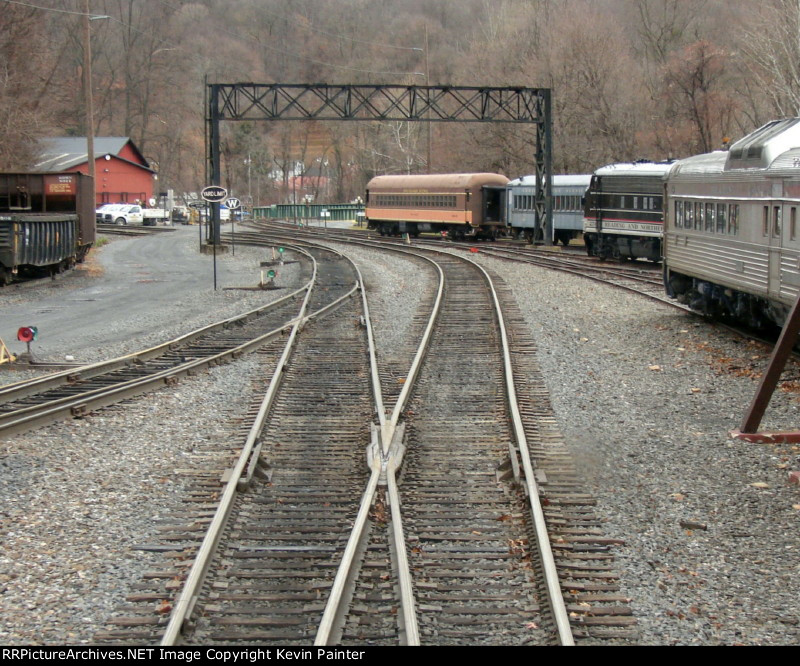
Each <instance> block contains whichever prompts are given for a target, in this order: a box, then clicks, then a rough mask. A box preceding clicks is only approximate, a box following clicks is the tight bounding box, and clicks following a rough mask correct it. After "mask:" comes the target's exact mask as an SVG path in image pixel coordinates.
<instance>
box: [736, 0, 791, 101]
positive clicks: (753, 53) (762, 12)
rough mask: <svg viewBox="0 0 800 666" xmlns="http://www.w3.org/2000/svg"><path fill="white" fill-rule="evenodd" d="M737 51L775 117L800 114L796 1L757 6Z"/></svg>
mask: <svg viewBox="0 0 800 666" xmlns="http://www.w3.org/2000/svg"><path fill="white" fill-rule="evenodd" d="M753 12H754V15H753V17H752V22H751V23H750V25H751V26H752V27H750V28H748V29H747V30H746V31H745V35H744V39H743V40H742V44H741V49H742V52H743V54H744V55H745V58H746V60H747V62H748V64H749V65H750V71H751V72H752V74H753V76H754V77H755V78H756V80H757V81H758V82H759V83H760V88H761V95H762V96H764V97H765V98H766V99H767V100H768V101H769V105H770V107H771V108H772V109H773V110H774V112H775V113H777V114H778V115H779V116H794V115H798V114H800V0H765V1H764V2H760V3H757V4H756V5H755V8H754V10H753Z"/></svg>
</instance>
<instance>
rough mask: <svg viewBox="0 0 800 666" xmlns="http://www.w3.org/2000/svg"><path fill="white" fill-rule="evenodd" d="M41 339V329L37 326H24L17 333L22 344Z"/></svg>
mask: <svg viewBox="0 0 800 666" xmlns="http://www.w3.org/2000/svg"><path fill="white" fill-rule="evenodd" d="M38 337H39V329H37V328H36V327H35V326H23V327H22V328H20V329H19V330H18V331H17V340H19V341H20V342H33V341H34V340H35V339H36V338H38Z"/></svg>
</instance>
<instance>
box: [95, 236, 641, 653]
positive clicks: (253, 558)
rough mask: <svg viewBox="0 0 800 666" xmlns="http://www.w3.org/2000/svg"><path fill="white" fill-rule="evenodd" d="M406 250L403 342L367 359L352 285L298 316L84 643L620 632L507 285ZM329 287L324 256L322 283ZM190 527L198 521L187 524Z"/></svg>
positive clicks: (622, 622)
mask: <svg viewBox="0 0 800 666" xmlns="http://www.w3.org/2000/svg"><path fill="white" fill-rule="evenodd" d="M246 240H247V239H243V238H242V235H241V234H238V235H237V242H246ZM252 241H253V242H256V239H255V238H254V239H252ZM272 242H275V238H274V237H273V238H272ZM295 243H296V244H297V245H300V244H301V243H300V242H299V241H295ZM306 251H307V252H313V253H315V256H316V253H317V252H319V250H317V249H314V250H312V248H311V246H310V245H306ZM400 251H402V252H408V251H407V250H405V249H403V250H400ZM414 252H415V254H419V251H418V250H415V251H414ZM425 254H428V252H427V251H426V252H425ZM417 260H418V261H425V262H428V264H429V265H430V266H431V267H432V268H431V270H432V271H434V272H435V273H436V274H437V275H438V276H439V279H438V282H439V286H438V291H437V292H436V293H435V294H433V293H432V294H431V295H430V296H428V297H426V298H423V299H422V300H421V301H420V305H421V308H422V307H424V308H425V309H427V308H428V307H430V308H431V312H430V318H428V317H424V318H423V317H417V318H416V319H415V323H414V325H413V330H414V331H415V333H414V335H413V336H412V337H415V338H416V337H417V336H418V337H419V339H420V344H419V346H418V347H417V348H414V349H412V348H411V347H409V348H407V349H404V350H401V353H399V354H394V355H392V357H391V362H390V364H389V365H391V370H390V371H389V372H387V371H386V370H385V369H384V370H381V369H379V367H378V365H379V363H378V356H377V354H376V351H375V345H374V341H373V335H372V326H371V322H370V319H369V306H368V303H367V300H366V297H365V296H364V293H365V292H364V290H363V288H362V300H361V303H360V304H359V303H357V301H355V300H353V299H344V300H342V301H340V302H339V305H338V309H337V310H336V311H335V312H334V313H332V314H331V315H330V316H328V317H327V318H326V319H325V320H324V322H315V321H308V320H306V318H305V317H304V316H303V315H302V314H301V315H298V317H297V318H296V319H295V321H294V326H293V328H292V333H291V334H290V336H289V338H290V339H289V342H288V343H287V347H286V349H285V350H284V352H283V353H282V355H281V359H280V361H278V363H277V365H276V366H275V371H274V375H273V380H272V381H271V382H270V384H269V387H267V388H266V389H265V390H266V395H267V397H266V398H265V401H264V402H261V403H259V404H255V403H254V405H253V407H252V408H251V410H250V413H249V415H248V417H247V419H246V422H245V423H243V424H241V425H240V426H239V428H238V432H239V433H240V436H243V433H244V431H245V430H246V431H247V435H246V438H245V442H244V444H243V445H241V446H240V445H235V444H229V445H226V446H224V447H222V448H223V449H225V450H228V451H233V450H237V451H240V453H239V454H238V456H236V458H235V460H231V461H230V465H229V470H228V472H226V473H225V474H223V475H222V477H221V478H216V479H215V478H214V474H213V472H212V473H211V474H210V475H206V476H203V477H202V479H199V480H198V483H200V485H201V487H200V488H199V489H198V493H197V494H194V493H192V498H191V501H192V502H195V503H196V502H198V498H199V497H202V496H205V497H206V500H203V501H202V510H201V511H197V510H195V511H192V512H189V514H190V517H191V519H190V521H189V523H188V524H186V525H181V524H180V522H181V520H180V519H176V521H174V522H176V523H179V524H177V525H171V526H170V527H169V530H168V531H167V534H165V535H164V538H165V541H166V543H164V544H163V545H159V544H156V545H155V546H153V547H152V548H154V549H156V550H159V549H160V550H164V551H170V550H171V549H173V548H175V543H174V541H175V540H180V544H181V545H180V548H179V553H177V554H176V553H172V552H171V553H170V554H171V556H176V555H177V559H176V560H171V561H172V562H173V566H172V567H167V568H166V570H165V571H161V572H151V573H150V575H149V576H148V577H147V580H145V581H143V582H142V583H141V584H140V585H139V586H137V589H136V590H134V591H133V592H132V594H131V596H130V598H129V604H128V605H127V606H125V607H123V608H121V609H120V612H119V613H118V614H117V615H116V616H115V617H114V618H112V619H111V620H110V622H109V629H108V631H107V632H104V633H103V634H102V635H99V636H98V637H97V639H98V640H99V641H114V642H120V641H143V640H144V641H148V642H150V641H154V640H158V638H159V637H161V641H162V644H163V645H170V644H174V643H176V642H184V643H190V644H206V643H217V642H225V643H234V644H237V643H252V642H258V643H259V644H263V645H270V644H276V645H304V644H305V645H307V644H308V643H309V642H310V641H312V640H313V641H314V642H315V643H316V644H317V645H339V644H341V645H366V644H418V643H430V644H464V643H471V644H499V643H502V644H525V643H536V644H541V643H545V644H549V643H553V642H560V643H563V644H571V643H572V642H573V640H574V638H573V632H574V631H575V632H576V635H578V636H579V637H581V638H587V639H589V640H595V639H599V638H602V637H604V636H611V637H625V636H628V635H630V627H631V625H632V624H633V622H632V618H631V617H630V611H629V609H628V610H626V608H625V601H624V600H623V599H622V598H621V597H620V596H619V594H618V592H617V591H615V590H616V588H615V587H614V580H613V573H612V571H611V567H610V565H609V562H608V560H609V559H610V558H611V555H610V554H609V553H608V550H609V549H610V547H611V545H612V540H605V539H604V538H603V537H602V535H601V534H600V532H599V527H598V525H599V520H598V519H597V518H596V517H594V516H593V514H592V508H591V498H588V497H586V496H584V495H582V494H581V493H580V492H579V491H577V490H576V488H575V486H576V485H577V483H576V481H575V479H574V471H572V470H571V468H570V467H569V465H568V464H566V463H565V462H564V461H565V460H566V459H567V458H568V455H567V452H566V447H564V445H563V442H562V441H561V440H560V439H559V435H558V432H557V428H556V427H555V424H554V419H553V417H552V413H551V412H550V410H549V407H548V405H547V402H546V400H544V399H543V398H544V397H545V396H546V391H545V389H544V383H543V382H542V381H541V380H540V379H536V381H535V382H534V381H533V380H532V379H531V378H532V377H533V378H535V377H536V368H535V358H534V355H533V350H534V348H533V345H532V342H531V341H530V340H529V339H527V338H526V337H525V335H524V334H523V333H522V332H521V330H522V329H521V327H520V326H519V322H520V321H521V317H520V316H519V315H518V313H515V311H514V308H513V307H511V306H509V305H508V304H507V301H508V300H509V298H510V296H509V294H508V293H506V292H505V290H504V289H503V288H502V286H501V285H500V286H495V285H496V284H499V281H498V280H497V278H493V277H491V276H490V275H489V274H488V273H487V272H486V271H484V270H483V269H481V268H480V267H478V266H477V265H475V264H474V263H472V262H466V261H465V260H464V259H462V258H460V257H457V256H454V255H452V254H448V253H444V254H443V253H437V254H436V255H435V256H433V257H431V256H428V257H427V258H425V259H417ZM318 263H320V264H322V262H320V261H319V256H318ZM327 263H329V264H331V265H336V264H339V268H341V267H342V266H343V265H344V264H345V262H344V261H341V260H335V261H329V262H327ZM351 270H355V271H356V273H357V269H351ZM359 279H360V278H359ZM349 283H350V279H349V278H347V277H343V276H342V274H341V273H339V277H338V278H336V277H332V282H330V283H329V284H331V285H338V284H340V285H347V284H349ZM330 289H331V287H330V286H329V287H328V288H327V289H322V290H319V289H316V290H312V291H311V292H310V294H308V295H307V296H306V299H307V300H308V301H309V302H310V301H311V299H313V298H328V297H329V296H330V294H329V293H328V291H329V290H330ZM501 302H503V303H506V305H505V306H504V307H503V306H501ZM504 311H506V312H511V313H512V314H511V317H510V319H509V323H508V324H506V323H504V322H505V319H504V314H503V312H504ZM301 322H305V328H304V330H303V332H302V335H300V334H299V332H300V324H301ZM515 322H516V323H515ZM275 345H276V343H273V347H271V348H270V349H271V351H270V353H271V354H273V355H276V354H278V351H277V348H276V346H275ZM292 345H296V350H295V351H294V352H291V351H288V350H289V349H290V348H291V346H292ZM367 351H368V352H369V353H365V352H367ZM403 358H405V359H407V361H408V365H407V369H406V371H405V375H404V376H403V377H402V378H401V379H402V380H403V381H402V382H398V381H397V379H398V371H399V368H400V367H401V366H402V364H403V360H402V359H403ZM520 370H521V371H522V373H523V374H522V375H521V376H520V375H519V371H520ZM515 371H516V372H515ZM278 386H280V388H278ZM399 386H400V387H401V388H400V389H399V390H398V387H399ZM529 441H530V444H529V443H528V442H529ZM365 453H366V456H365ZM223 457H224V456H223ZM365 460H366V464H365ZM217 466H218V465H217ZM535 466H536V467H538V468H539V469H538V471H535V470H534V467H535ZM545 470H548V471H547V473H546V474H545ZM537 477H538V478H537ZM541 481H545V486H546V487H545V488H542V487H540V485H539V482H541ZM244 490H246V492H242V491H244ZM540 495H541V496H543V497H544V498H545V502H544V503H542V502H540V501H539V498H540ZM215 497H221V498H222V499H221V501H220V503H219V504H218V505H216V508H215V509H214V510H213V512H212V511H211V504H212V503H215V502H216V500H214V498H215ZM212 513H213V515H212ZM546 517H547V520H550V521H552V522H553V524H554V525H556V527H557V531H556V534H555V536H554V535H552V534H550V535H548V533H547V529H546V522H547V520H546ZM200 525H203V526H205V525H210V528H211V529H209V530H208V532H205V533H204V534H203V535H202V537H201V534H200V531H199V530H198V529H197V527H199V526H200ZM581 544H583V547H581ZM554 546H555V547H554ZM583 550H585V551H588V552H590V554H589V556H588V560H587V559H586V558H582V556H581V555H580V553H581V552H582V551H583ZM554 552H555V553H556V554H557V556H558V557H559V558H560V565H559V567H558V568H557V567H556V563H555V561H554V558H553V553H554ZM182 563H185V564H186V567H188V566H189V564H191V568H189V569H187V568H184V567H183V566H182ZM559 576H560V579H559ZM177 581H182V586H181V589H180V594H178V595H177V596H176V593H177V586H176V582H177ZM597 590H602V594H598V593H597ZM565 593H566V595H567V597H568V600H567V601H565V599H564V595H565ZM570 601H571V602H572V603H571V604H570V606H569V608H568V607H567V604H568V603H569V602H570ZM609 604H613V610H612V609H611V608H610V607H609ZM154 606H155V608H154ZM168 618H169V619H168ZM589 618H594V619H593V620H588V619H589ZM598 618H599V619H598ZM587 620H588V621H587Z"/></svg>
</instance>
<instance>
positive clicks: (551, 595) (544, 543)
mask: <svg viewBox="0 0 800 666" xmlns="http://www.w3.org/2000/svg"><path fill="white" fill-rule="evenodd" d="M439 252H443V253H444V254H449V255H451V256H454V257H458V258H459V259H463V260H464V261H467V262H469V263H471V264H472V265H473V266H475V267H476V268H477V269H478V270H479V271H480V272H481V273H482V274H483V276H484V279H485V280H486V283H487V285H488V286H489V289H490V291H491V293H492V298H493V300H494V305H495V315H496V316H497V322H498V328H499V330H500V337H501V340H502V346H503V370H504V375H505V381H506V395H507V398H508V404H509V409H510V411H511V421H512V425H513V428H514V436H515V437H516V439H517V445H518V446H519V451H520V457H521V458H522V465H523V468H524V470H525V484H526V487H527V491H528V499H529V501H530V508H531V514H532V517H533V522H534V527H535V532H536V544H537V548H538V550H539V557H540V558H541V560H542V569H543V571H544V574H545V583H546V586H547V591H548V599H549V602H550V608H551V611H552V613H553V618H554V620H555V622H556V627H557V630H558V636H559V641H560V642H561V645H566V646H571V645H575V639H574V638H573V636H572V628H571V627H570V623H569V614H568V613H567V608H566V604H565V602H564V595H563V593H562V590H561V583H560V582H559V577H558V569H557V568H556V563H555V557H554V556H553V550H552V548H551V546H550V540H549V537H548V531H547V523H546V521H545V517H544V510H543V509H542V503H541V501H540V500H539V484H538V483H537V482H536V478H535V476H534V473H533V464H532V462H531V456H530V451H529V449H528V438H527V437H526V435H525V427H524V426H523V425H522V417H521V415H520V413H519V406H518V404H517V390H516V386H515V385H514V367H513V365H512V363H511V351H510V349H509V344H508V333H507V330H506V323H505V318H504V317H503V310H502V307H501V306H500V299H499V298H498V296H497V291H496V289H495V286H494V282H493V281H492V278H491V276H490V275H489V273H488V272H487V271H486V270H485V269H484V268H483V267H482V266H481V265H480V264H478V263H477V262H475V261H473V260H472V259H469V258H468V257H459V255H457V254H454V253H451V252H446V251H444V250H439Z"/></svg>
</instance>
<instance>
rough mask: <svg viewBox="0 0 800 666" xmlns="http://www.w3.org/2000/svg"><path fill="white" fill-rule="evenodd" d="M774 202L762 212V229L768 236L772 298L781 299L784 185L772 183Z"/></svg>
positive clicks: (769, 288)
mask: <svg viewBox="0 0 800 666" xmlns="http://www.w3.org/2000/svg"><path fill="white" fill-rule="evenodd" d="M772 197H773V199H772V201H770V202H769V205H767V204H765V205H764V209H763V211H762V227H763V231H764V232H765V233H766V235H767V239H766V240H767V251H768V253H769V255H768V267H769V268H768V270H769V285H768V293H769V296H770V298H775V299H779V298H780V292H781V248H782V245H783V227H784V224H783V220H784V210H783V209H784V202H783V201H781V199H782V198H783V183H782V182H780V181H778V182H773V183H772Z"/></svg>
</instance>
